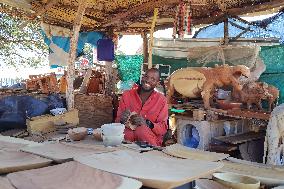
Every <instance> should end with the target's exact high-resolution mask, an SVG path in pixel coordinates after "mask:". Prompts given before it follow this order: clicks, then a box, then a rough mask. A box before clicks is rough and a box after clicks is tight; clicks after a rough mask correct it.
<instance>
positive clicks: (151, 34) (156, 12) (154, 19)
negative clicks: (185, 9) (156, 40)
mask: <svg viewBox="0 0 284 189" xmlns="http://www.w3.org/2000/svg"><path fill="white" fill-rule="evenodd" d="M158 13H159V9H158V8H155V9H154V16H153V20H152V25H151V31H150V41H149V44H150V47H149V57H148V69H151V68H152V47H153V34H154V29H155V25H156V21H157V17H158Z"/></svg>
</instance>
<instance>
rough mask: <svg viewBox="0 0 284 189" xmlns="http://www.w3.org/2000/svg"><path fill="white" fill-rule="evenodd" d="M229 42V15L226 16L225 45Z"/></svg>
mask: <svg viewBox="0 0 284 189" xmlns="http://www.w3.org/2000/svg"><path fill="white" fill-rule="evenodd" d="M228 44H229V20H228V17H227V16H226V18H225V20H224V45H228Z"/></svg>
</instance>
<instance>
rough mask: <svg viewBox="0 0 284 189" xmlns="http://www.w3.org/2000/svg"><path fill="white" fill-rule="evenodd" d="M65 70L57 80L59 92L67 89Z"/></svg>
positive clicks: (64, 91)
mask: <svg viewBox="0 0 284 189" xmlns="http://www.w3.org/2000/svg"><path fill="white" fill-rule="evenodd" d="M66 77H67V72H66V71H64V75H63V76H62V77H61V78H60V80H59V91H60V93H66V90H67V79H66Z"/></svg>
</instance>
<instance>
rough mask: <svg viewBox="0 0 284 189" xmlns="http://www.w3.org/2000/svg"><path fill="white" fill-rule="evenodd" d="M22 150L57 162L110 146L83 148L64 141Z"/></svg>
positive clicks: (99, 150) (103, 150)
mask: <svg viewBox="0 0 284 189" xmlns="http://www.w3.org/2000/svg"><path fill="white" fill-rule="evenodd" d="M21 150H22V151H24V152H29V153H32V154H35V155H39V156H42V157H45V158H49V159H52V160H54V161H55V162H57V163H62V162H66V161H71V160H73V158H74V157H75V156H82V155H88V154H94V153H104V152H109V150H108V148H104V147H103V146H101V145H98V146H96V145H94V146H93V148H87V147H86V148H82V147H76V146H71V145H65V144H63V143H47V144H43V145H42V146H38V147H24V148H22V149H21Z"/></svg>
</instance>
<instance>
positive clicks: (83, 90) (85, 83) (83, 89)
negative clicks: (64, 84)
mask: <svg viewBox="0 0 284 189" xmlns="http://www.w3.org/2000/svg"><path fill="white" fill-rule="evenodd" d="M92 72H93V71H92V68H89V69H88V70H87V73H86V75H85V77H84V80H83V83H82V85H81V87H80V93H83V94H85V93H86V92H87V86H88V83H89V80H90V77H91V76H92Z"/></svg>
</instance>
